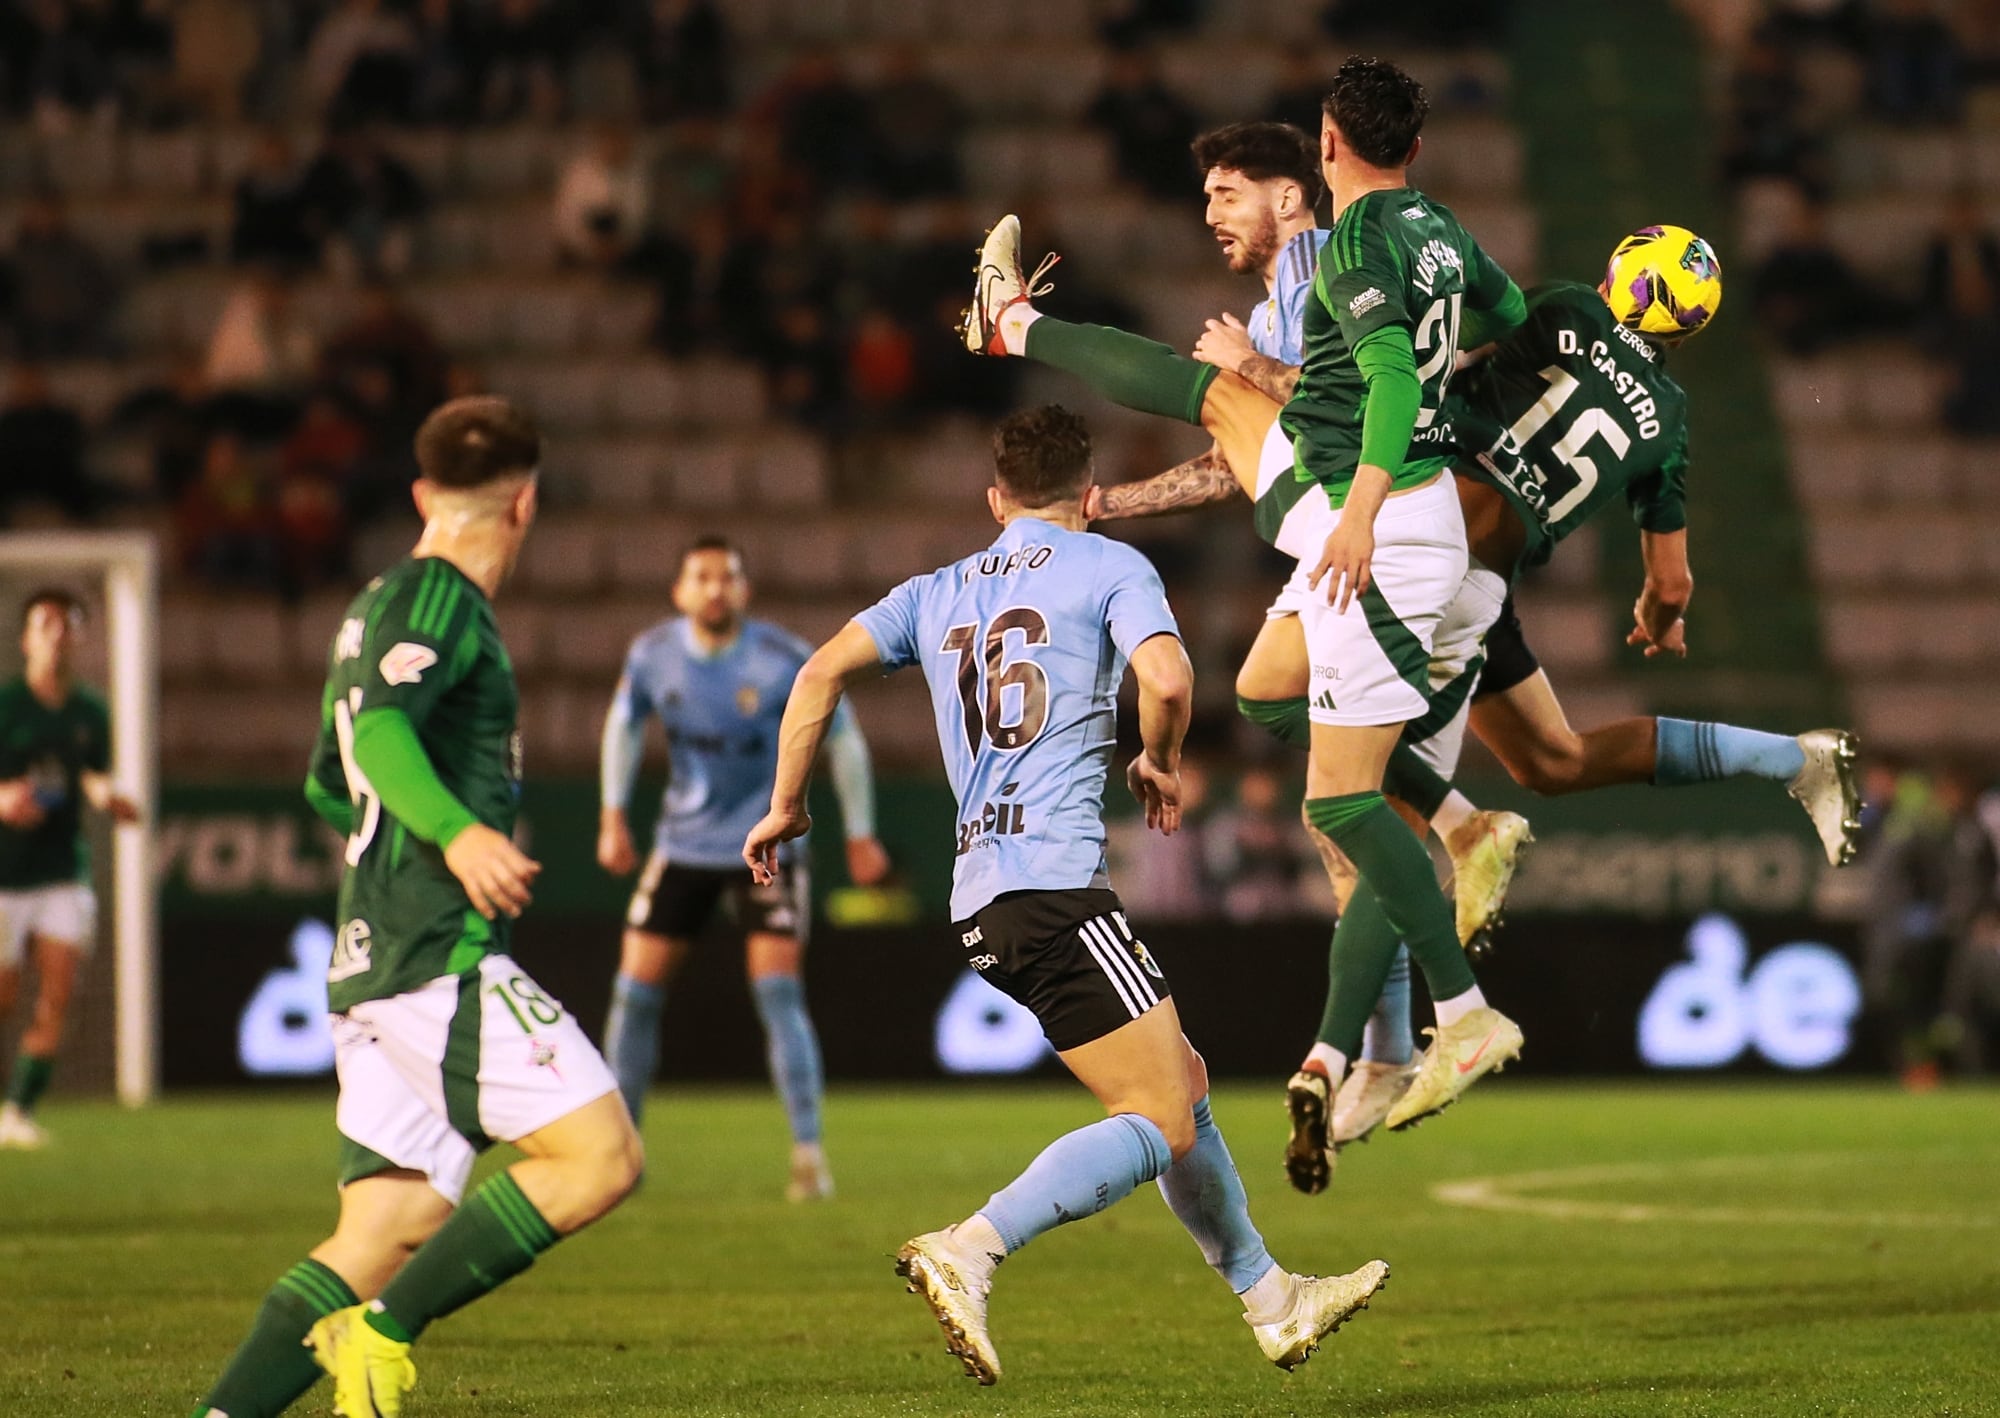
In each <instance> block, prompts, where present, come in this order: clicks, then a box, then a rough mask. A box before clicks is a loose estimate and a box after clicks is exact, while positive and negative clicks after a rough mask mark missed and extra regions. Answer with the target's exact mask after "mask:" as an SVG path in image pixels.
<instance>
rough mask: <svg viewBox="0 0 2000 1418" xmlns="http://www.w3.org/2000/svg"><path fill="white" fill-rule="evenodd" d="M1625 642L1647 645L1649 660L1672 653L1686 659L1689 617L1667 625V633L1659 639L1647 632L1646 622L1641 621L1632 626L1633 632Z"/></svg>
mask: <svg viewBox="0 0 2000 1418" xmlns="http://www.w3.org/2000/svg"><path fill="white" fill-rule="evenodd" d="M1625 643H1626V644H1627V645H1644V646H1645V647H1646V658H1647V659H1649V660H1650V659H1653V658H1655V657H1657V656H1660V655H1672V656H1674V657H1676V658H1677V659H1682V660H1685V659H1686V658H1687V653H1688V645H1687V619H1686V617H1682V618H1680V619H1678V620H1676V621H1675V622H1674V623H1673V624H1672V625H1670V626H1668V627H1667V629H1666V633H1665V634H1663V635H1661V636H1660V637H1659V638H1658V639H1657V640H1656V639H1654V638H1653V636H1652V635H1651V634H1649V633H1648V632H1647V630H1646V623H1645V622H1644V621H1640V622H1639V623H1638V624H1637V625H1635V626H1633V627H1632V633H1631V634H1629V635H1627V636H1626V637H1625Z"/></svg>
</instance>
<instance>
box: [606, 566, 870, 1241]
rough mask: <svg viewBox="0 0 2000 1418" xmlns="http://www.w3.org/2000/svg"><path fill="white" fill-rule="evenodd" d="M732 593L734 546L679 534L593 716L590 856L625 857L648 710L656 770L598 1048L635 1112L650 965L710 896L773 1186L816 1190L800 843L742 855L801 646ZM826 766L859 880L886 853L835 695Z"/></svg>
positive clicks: (660, 999)
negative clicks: (661, 768)
mask: <svg viewBox="0 0 2000 1418" xmlns="http://www.w3.org/2000/svg"><path fill="white" fill-rule="evenodd" d="M749 602H750V581H749V578H748V577H746V576H745V575H744V573H743V557H742V554H741V553H740V552H739V551H738V550H737V549H736V547H735V546H734V545H732V544H731V543H730V542H729V541H727V540H726V539H724V538H721V537H703V538H701V539H699V540H697V541H696V542H695V543H694V544H693V545H692V546H691V547H690V548H689V549H688V550H687V552H686V553H685V554H684V555H683V556H682V557H681V566H680V574H679V576H678V577H677V578H676V579H675V582H674V606H675V609H677V610H679V611H680V615H679V616H677V617H675V618H674V619H672V620H667V621H662V622H661V623H660V624H659V625H656V626H654V627H653V628H652V629H651V630H648V631H646V632H645V633H644V634H643V635H641V636H640V637H639V638H638V639H637V640H635V641H633V642H632V649H631V653H630V654H629V655H628V656H627V657H626V661H625V674H624V677H623V678H621V679H620V680H619V681H618V690H617V693H616V694H615V695H613V697H612V700H611V711H610V713H609V714H608V715H606V717H605V721H604V749H603V761H602V770H603V771H602V775H601V776H602V779H603V807H602V810H601V812H600V814H599V823H598V838H597V860H598V863H599V864H600V865H601V866H603V867H604V869H605V870H606V871H608V872H611V873H612V874H614V875H617V876H623V875H625V874H626V873H628V872H630V871H631V870H632V869H633V868H634V867H636V866H637V865H638V854H637V853H636V852H635V851H634V850H633V846H632V830H631V827H630V825H629V824H628V823H627V821H626V816H625V811H626V804H627V802H628V801H629V800H630V798H631V796H632V781H633V779H634V778H635V777H636V776H637V774H638V771H639V757H640V752H641V750H642V748H643V747H644V743H645V733H646V721H647V720H648V719H652V718H657V719H659V720H660V722H661V723H662V725H664V727H665V729H666V735H667V756H668V760H669V762H668V773H669V775H670V776H669V780H668V783H667V791H666V797H665V799H664V800H663V801H662V803H661V807H660V819H659V826H658V828H657V829H656V831H655V836H654V845H653V851H652V855H651V856H650V857H649V858H648V859H647V861H646V870H645V872H644V874H643V875H642V876H641V877H640V879H639V888H638V890H637V891H636V892H634V893H633V896H632V904H631V907H630V909H629V910H628V911H627V913H626V918H625V936H624V940H623V943H622V944H621V946H620V948H619V961H618V978H617V981H616V982H615V983H614V984H613V986H612V992H611V1018H610V1022H609V1023H608V1025H607V1026H606V1028H605V1035H604V1052H605V1053H606V1054H607V1055H608V1056H609V1057H610V1060H611V1066H612V1068H613V1069H614V1070H615V1071H616V1072H617V1074H618V1086H619V1089H620V1091H622V1092H623V1093H624V1095H625V1105H626V1107H627V1108H629V1109H630V1110H631V1113H632V1116H633V1118H634V1119H637V1118H638V1116H639V1109H640V1106H641V1104H642V1103H643V1102H644V1100H645V1096H646V1087H647V1085H648V1084H649V1083H650V1082H651V1081H652V1077H653V1068H654V1065H655V1064H656V1063H657V1061H658V1059H659V1053H660V1009H661V1006H662V1004H663V1003H664V1000H665V994H666V986H667V982H668V980H669V979H671V978H672V976H673V974H674V972H675V970H676V969H678V967H679V965H680V963H681V961H682V960H683V959H685V958H686V956H687V952H688V949H689V947H690V946H691V945H692V944H693V942H694V939H695V937H697V936H698V935H700V933H701V931H702V928H703V926H704V925H706V924H707V922H708V920H709V918H710V917H711V916H712V915H713V914H714V913H715V910H716V908H717V906H718V905H720V906H722V907H723V908H724V909H726V911H727V912H728V914H729V916H730V918H731V919H732V920H733V921H734V922H735V924H736V925H738V926H739V927H740V928H741V929H742V930H743V933H744V934H743V944H744V954H745V958H746V963H747V965H748V968H749V974H750V992H751V994H752V995H753V996H755V998H756V1002H757V1017H758V1018H759V1019H760V1020H761V1021H762V1022H763V1025H764V1037H765V1040H766V1042H767V1044H768V1046H769V1055H770V1062H771V1081H772V1082H773V1083H774V1084H776V1085H777V1089H778V1096H779V1097H780V1098H781V1099H783V1100H784V1105H785V1116H786V1119H787V1120H788V1121H789V1123H790V1125H791V1132H792V1161H791V1180H790V1182H789V1184H788V1185H787V1187H786V1192H785V1194H786V1195H787V1196H788V1197H790V1198H791V1199H792V1200H793V1201H809V1200H812V1199H814V1198H818V1197H826V1196H831V1195H832V1194H833V1178H832V1176H831V1174H830V1173H829V1172H828V1171H827V1166H826V1155H825V1153H824V1151H823V1150H822V1149H821V1146H820V1100H821V1096H822V1094H823V1093H824V1092H825V1078H824V1075H823V1072H822V1070H821V1067H820V1055H819V1037H818V1035H816V1034H815V1033H814V1032H813V1024H812V1018H811V1016H810V1015H808V1014H807V1013H806V999H805V986H804V982H803V981H802V980H801V979H800V976H799V967H800V964H801V962H802V959H803V957H804V954H805V942H806V934H807V928H808V927H809V926H810V924H811V921H812V914H811V913H812V892H811V888H810V885H809V878H808V876H807V866H806V853H805V843H803V842H795V843H790V844H788V845H787V846H786V848H785V850H784V851H783V852H782V853H781V854H780V855H781V857H782V859H783V860H782V863H781V869H780V871H779V874H778V878H777V879H776V880H775V881H772V882H768V883H765V884H762V885H760V884H758V883H756V882H754V881H752V880H751V879H750V873H749V871H748V870H747V869H746V868H745V867H744V865H743V835H744V834H745V833H746V832H748V831H749V830H750V828H751V827H752V826H754V825H755V824H756V822H757V820H758V819H759V818H761V817H762V816H763V815H764V810H765V808H766V807H767V806H768V805H769V803H770V796H771V775H772V774H773V773H774V772H775V771H776V768H777V762H778V720H779V718H780V716H782V715H783V713H784V712H785V696H786V695H788V694H790V693H791V690H792V680H793V678H794V677H795V676H796V675H797V674H798V672H799V666H801V665H803V664H804V663H805V662H806V657H807V656H808V655H810V654H811V653H812V649H811V647H810V646H808V645H807V644H805V642H804V641H802V640H800V639H799V638H798V637H797V636H795V635H793V634H792V633H791V632H789V631H787V630H784V629H782V628H780V627H779V626H776V625H773V624H771V623H770V622H769V621H762V620H746V619H745V618H744V614H743V613H744V610H745V609H746V608H747V607H748V605H749ZM827 766H828V770H829V772H830V775H831V777H832V778H833V785H834V788H835V790H836V791H837V792H838V793H839V795H840V815H841V818H842V821H843V825H844V826H845V827H846V830H847V868H848V873H849V874H850V875H851V876H852V877H853V878H854V881H855V883H856V884H857V885H860V886H873V885H875V884H877V883H878V882H880V881H881V880H882V878H883V877H884V875H886V874H887V872H888V869H889V858H888V855H887V854H886V853H885V852H884V851H883V850H882V844H881V843H880V842H879V841H877V840H876V837H875V785H874V779H873V775H872V772H871V769H870V767H869V762H868V745H867V743H866V741H865V740H863V739H862V737H861V729H860V726H859V725H858V724H857V723H856V722H855V720H854V715H853V712H852V711H851V710H849V709H847V708H846V707H844V706H843V708H842V711H841V713H840V715H839V716H838V717H837V718H836V719H835V721H834V725H833V733H832V735H831V737H830V738H829V739H828V740H827Z"/></svg>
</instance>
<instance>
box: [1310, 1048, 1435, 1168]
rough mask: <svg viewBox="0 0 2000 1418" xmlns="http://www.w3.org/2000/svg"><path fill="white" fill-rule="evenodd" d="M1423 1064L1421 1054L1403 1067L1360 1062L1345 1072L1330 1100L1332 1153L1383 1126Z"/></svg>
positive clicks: (1359, 1140)
mask: <svg viewBox="0 0 2000 1418" xmlns="http://www.w3.org/2000/svg"><path fill="white" fill-rule="evenodd" d="M1423 1061H1424V1056H1423V1055H1422V1054H1421V1053H1419V1054H1417V1055H1416V1056H1415V1057H1413V1058H1412V1059H1411V1060H1410V1061H1409V1062H1408V1063H1406V1064H1391V1063H1376V1062H1375V1061H1374V1060H1372V1059H1363V1060H1361V1062H1359V1063H1357V1064H1356V1065H1354V1067H1353V1068H1351V1069H1349V1070H1348V1073H1347V1078H1346V1079H1345V1080H1344V1081H1343V1082H1342V1083H1341V1085H1340V1092H1339V1093H1337V1094H1335V1095H1334V1099H1333V1145H1334V1148H1335V1150H1338V1149H1340V1148H1343V1147H1345V1146H1347V1144H1348V1143H1350V1142H1366V1141H1367V1140H1368V1135H1369V1134H1370V1133H1372V1132H1374V1131H1375V1129H1376V1128H1378V1127H1380V1126H1382V1124H1383V1122H1384V1121H1385V1120H1386V1119H1387V1118H1388V1116H1389V1110H1390V1109H1391V1108H1393V1107H1395V1106H1396V1102H1397V1100H1398V1099H1400V1098H1401V1097H1402V1096H1403V1094H1404V1092H1405V1091H1406V1090H1407V1089H1408V1088H1409V1086H1410V1084H1411V1083H1412V1082H1414V1081H1415V1080H1416V1077H1417V1070H1418V1069H1419V1068H1420V1067H1421V1066H1422V1065H1423Z"/></svg>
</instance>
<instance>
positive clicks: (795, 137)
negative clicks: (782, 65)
mask: <svg viewBox="0 0 2000 1418" xmlns="http://www.w3.org/2000/svg"><path fill="white" fill-rule="evenodd" d="M760 108H761V109H762V110H763V112H764V114H765V115H767V116H768V118H769V121H771V122H772V123H773V124H774V125H775V126H776V129H777V133H778V152H779V155H780V157H781V158H782V159H783V161H784V164H785V166H786V167H787V168H788V169H790V171H791V172H792V173H793V174H795V175H796V176H797V177H799V178H800V179H801V180H803V181H804V182H805V183H806V184H808V186H809V187H810V188H811V189H812V190H813V191H815V192H817V193H819V194H822V195H824V194H827V193H836V192H844V191H847V190H849V189H851V188H854V187H857V186H861V185H862V184H864V183H866V182H867V181H868V178H869V174H870V173H871V172H872V171H873V170H874V159H875V156H876V154H875V150H874V144H873V142H872V141H871V139H872V136H873V135H872V133H871V131H870V128H869V122H868V106H867V103H866V101H865V100H864V99H863V98H862V96H861V95H860V93H858V92H857V91H856V90H855V88H854V86H853V85H852V84H850V83H849V82H848V81H847V75H846V72H845V70H844V69H843V68H842V66H841V63H840V60H839V58H838V57H837V56H836V55H835V54H834V53H833V52H832V51H830V50H816V51H814V52H812V53H809V54H806V55H804V56H803V57H801V58H800V59H799V60H798V61H797V62H796V63H795V64H793V65H792V67H791V70H790V71H789V72H788V73H786V74H785V76H784V77H783V78H781V79H780V80H779V81H778V83H777V85H776V86H775V87H774V88H773V89H772V90H771V92H770V93H768V94H766V95H765V97H764V99H763V100H762V102H761V104H760Z"/></svg>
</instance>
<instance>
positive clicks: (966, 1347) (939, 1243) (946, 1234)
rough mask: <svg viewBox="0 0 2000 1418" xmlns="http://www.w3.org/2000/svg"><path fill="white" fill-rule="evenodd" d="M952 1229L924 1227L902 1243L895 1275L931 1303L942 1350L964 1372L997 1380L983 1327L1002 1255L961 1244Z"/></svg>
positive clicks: (996, 1367)
mask: <svg viewBox="0 0 2000 1418" xmlns="http://www.w3.org/2000/svg"><path fill="white" fill-rule="evenodd" d="M956 1229H957V1228H956V1227H952V1228H949V1229H947V1230H943V1231H929V1232H926V1233H925V1234H923V1235H921V1236H918V1237H915V1238H914V1239H912V1240H910V1241H907V1242H905V1243H904V1245H903V1248H902V1249H901V1250H899V1251H897V1252H896V1274H898V1275H900V1276H902V1277H903V1278H904V1279H905V1280H907V1281H909V1282H910V1284H909V1290H910V1293H911V1294H912V1295H921V1296H922V1297H923V1301H924V1303H925V1304H926V1305H929V1306H930V1307H931V1314H933V1315H934V1316H936V1318H937V1322H938V1328H940V1329H942V1330H943V1331H944V1347H945V1349H946V1351H947V1352H949V1353H951V1354H953V1355H956V1356H957V1358H958V1361H959V1362H960V1363H961V1364H963V1365H964V1366H965V1372H966V1373H967V1374H969V1375H970V1376H971V1377H973V1378H975V1379H978V1380H979V1382H980V1383H982V1384H996V1383H998V1382H1000V1356H999V1354H998V1353H996V1352H995V1351H994V1348H993V1340H992V1337H991V1336H989V1335H988V1334H987V1332H986V1297H987V1294H988V1292H990V1291H991V1289H992V1288H993V1271H994V1268H995V1267H996V1266H998V1265H999V1264H1000V1261H1001V1259H1002V1257H999V1256H995V1255H992V1254H990V1253H987V1252H984V1251H980V1250H978V1249H976V1248H974V1247H971V1246H966V1245H962V1244H960V1243H959V1242H958V1240H957V1239H956V1237H955V1236H954V1234H953V1233H954V1232H955V1231H956Z"/></svg>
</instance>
